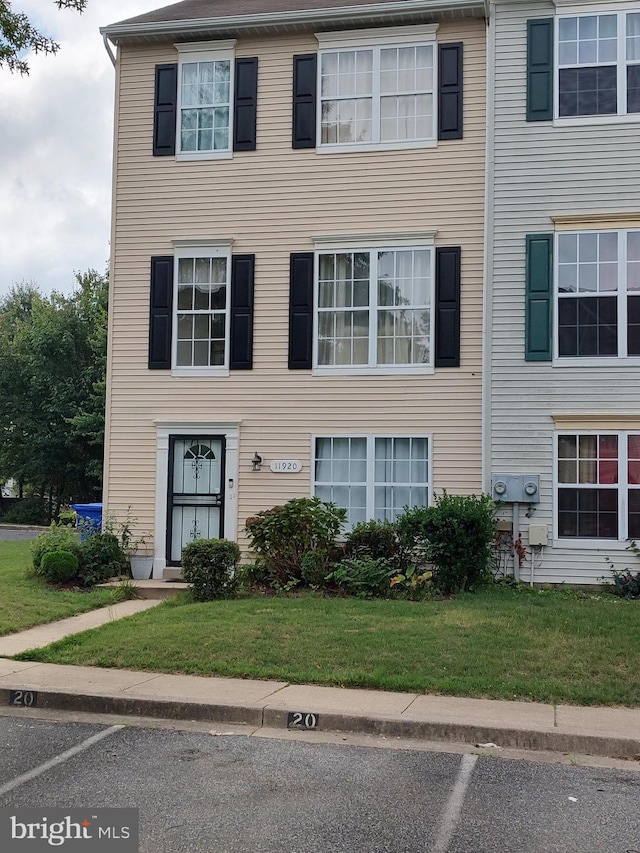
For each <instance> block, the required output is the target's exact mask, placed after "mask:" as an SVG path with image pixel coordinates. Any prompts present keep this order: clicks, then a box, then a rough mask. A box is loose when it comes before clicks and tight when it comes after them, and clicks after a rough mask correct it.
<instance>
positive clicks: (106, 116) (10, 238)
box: [0, 0, 167, 295]
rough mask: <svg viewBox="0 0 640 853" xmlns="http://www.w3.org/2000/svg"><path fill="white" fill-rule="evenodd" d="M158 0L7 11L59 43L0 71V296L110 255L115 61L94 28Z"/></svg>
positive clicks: (46, 3)
mask: <svg viewBox="0 0 640 853" xmlns="http://www.w3.org/2000/svg"><path fill="white" fill-rule="evenodd" d="M165 5H167V2H163V0H88V8H87V11H86V12H85V13H84V14H82V15H79V14H78V13H77V12H72V11H69V10H62V11H58V9H57V7H56V6H55V4H54V2H53V0H16V2H15V3H14V4H13V6H14V9H16V10H18V11H21V12H24V13H25V14H27V15H28V16H29V17H30V18H31V20H32V22H33V23H34V24H35V25H36V26H37V27H38V28H39V29H40V30H41V31H42V32H44V33H46V34H47V35H48V36H50V37H52V38H54V39H55V40H56V41H57V42H58V43H59V44H60V51H59V53H58V54H56V55H55V56H42V55H38V56H34V55H30V56H29V57H28V62H29V66H30V70H31V73H30V75H29V76H28V77H20V76H18V75H12V74H10V73H9V72H8V71H7V70H6V69H4V68H3V69H0V115H1V116H2V136H1V137H0V199H2V204H0V295H2V294H4V293H6V292H7V291H8V290H9V289H10V288H11V286H12V285H13V284H14V283H17V282H20V281H34V282H35V283H36V284H37V285H38V286H39V287H40V289H41V290H42V291H43V292H45V293H48V292H50V291H51V290H54V289H55V290H59V291H61V292H64V293H68V292H69V291H70V290H71V289H72V287H73V282H74V272H76V271H79V272H83V271H85V270H87V269H89V268H94V269H97V270H99V271H102V270H104V269H105V267H106V264H107V260H108V257H109V231H110V216H111V210H110V207H111V154H112V144H113V94H114V80H115V75H114V68H113V66H112V64H111V61H110V60H109V57H108V55H107V52H106V50H105V48H104V44H103V41H102V36H101V35H100V33H99V27H101V26H105V25H106V24H111V23H114V22H115V21H120V20H123V19H125V18H130V17H133V16H134V15H138V14H141V13H143V12H147V11H150V10H151V9H156V8H159V7H161V6H165Z"/></svg>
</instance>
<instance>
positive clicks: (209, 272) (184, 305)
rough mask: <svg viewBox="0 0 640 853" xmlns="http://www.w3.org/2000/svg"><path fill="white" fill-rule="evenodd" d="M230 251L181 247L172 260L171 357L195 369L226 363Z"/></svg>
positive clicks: (219, 367) (220, 367) (215, 367)
mask: <svg viewBox="0 0 640 853" xmlns="http://www.w3.org/2000/svg"><path fill="white" fill-rule="evenodd" d="M230 269H231V256H230V252H229V251H228V250H225V249H201V250H198V249H194V250H181V251H180V252H178V253H177V254H176V263H175V299H174V305H175V311H176V322H175V323H174V324H173V325H174V329H175V332H174V336H175V337H174V359H173V363H174V366H175V367H176V368H193V369H194V371H195V372H197V370H200V371H207V372H211V371H215V370H224V369H226V368H227V366H228V358H229V356H228V351H229V347H228V339H229V295H230V286H229V284H230V282H229V279H230Z"/></svg>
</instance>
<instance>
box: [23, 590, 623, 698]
mask: <svg viewBox="0 0 640 853" xmlns="http://www.w3.org/2000/svg"><path fill="white" fill-rule="evenodd" d="M21 657H22V658H23V659H29V660H40V661H47V662H51V663H64V664H84V665H92V666H102V667H125V668H129V669H144V670H153V671H158V672H169V673H193V674H198V675H209V676H213V675H220V676H237V677H249V678H274V679H282V680H286V681H290V682H298V683H315V684H328V685H341V686H345V687H366V688H375V689H382V690H400V691H416V692H429V693H443V694H450V695H458V696H484V697H489V698H501V699H521V700H522V699H524V700H536V701H542V702H563V703H572V704H583V705H594V704H597V705H600V704H602V705H631V706H634V705H640V602H633V601H624V600H621V599H618V598H615V597H613V596H611V595H598V594H597V593H594V594H579V593H569V592H556V591H535V590H532V591H528V590H522V591H518V590H511V589H505V588H492V589H488V590H486V591H482V592H479V593H477V594H475V595H461V596H459V597H457V598H455V599H452V600H448V601H427V602H421V603H416V602H408V601H399V600H393V601H380V600H378V601H361V600H357V599H341V598H322V597H320V596H317V595H312V594H309V595H305V596H298V597H291V598H284V597H275V598H250V599H248V598H247V599H238V600H233V601H220V602H211V603H206V604H195V603H190V601H189V600H188V599H187V598H182V599H180V600H177V601H173V602H167V603H165V604H162V605H160V606H159V607H156V608H153V609H152V610H150V611H147V612H145V613H141V614H138V615H136V616H135V617H132V618H130V619H126V620H124V621H120V622H112V623H109V624H107V625H104V626H103V627H101V628H97V629H95V630H92V631H87V632H86V633H83V634H78V635H75V636H73V637H69V638H67V639H65V640H62V641H60V642H58V643H55V644H53V645H51V646H48V647H47V648H45V649H42V650H38V651H34V652H30V653H25V654H24V655H22V656H21Z"/></svg>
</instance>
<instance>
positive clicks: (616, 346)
mask: <svg viewBox="0 0 640 853" xmlns="http://www.w3.org/2000/svg"><path fill="white" fill-rule="evenodd" d="M556 258H557V262H556V282H557V300H558V310H557V317H558V322H557V355H558V357H560V358H567V357H569V358H570V357H584V356H592V357H593V356H596V357H600V356H605V357H616V356H619V357H626V356H639V355H640V231H631V230H628V231H577V232H566V233H565V232H560V233H559V234H558V236H557V252H556Z"/></svg>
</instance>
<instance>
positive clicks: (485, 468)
mask: <svg viewBox="0 0 640 853" xmlns="http://www.w3.org/2000/svg"><path fill="white" fill-rule="evenodd" d="M485 9H486V16H487V17H486V21H487V37H486V93H487V94H486V98H487V101H486V105H485V113H486V139H485V184H484V254H483V264H484V272H483V283H482V291H483V292H482V430H481V431H482V437H481V444H482V488H483V491H484V492H487V493H489V492H490V491H491V470H492V464H493V462H492V427H493V424H492V406H491V386H492V348H493V218H494V180H495V178H494V173H495V168H494V160H495V157H494V148H495V143H494V120H495V105H494V97H495V96H494V92H495V14H496V10H495V2H494V0H491V2H489V0H485Z"/></svg>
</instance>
